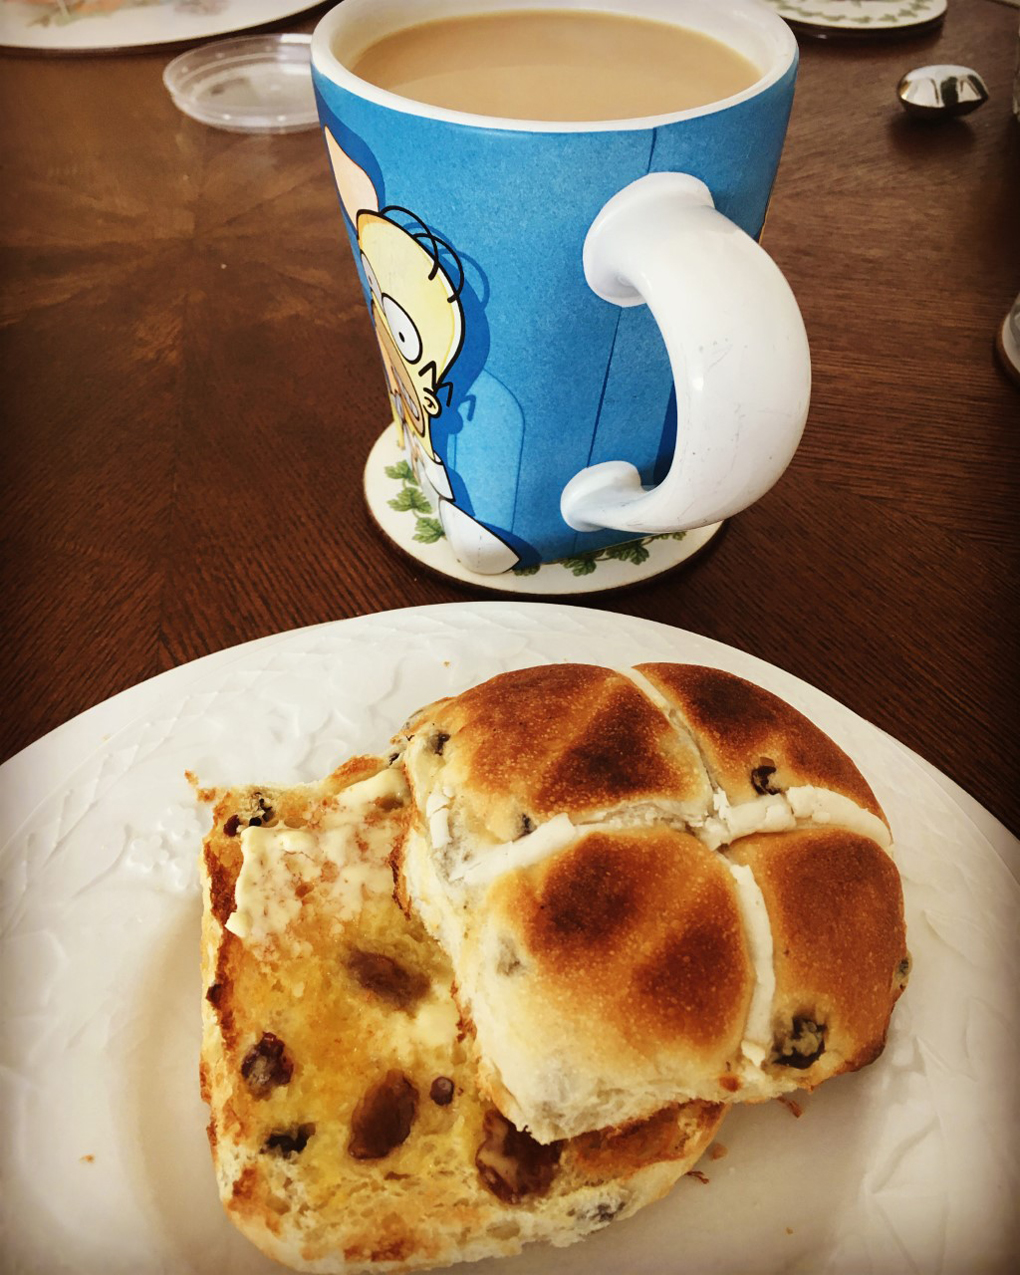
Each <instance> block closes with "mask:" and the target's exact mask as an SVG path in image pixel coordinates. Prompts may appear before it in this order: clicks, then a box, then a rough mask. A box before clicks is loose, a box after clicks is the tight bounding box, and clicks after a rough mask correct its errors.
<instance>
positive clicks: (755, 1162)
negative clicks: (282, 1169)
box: [0, 602, 1020, 1275]
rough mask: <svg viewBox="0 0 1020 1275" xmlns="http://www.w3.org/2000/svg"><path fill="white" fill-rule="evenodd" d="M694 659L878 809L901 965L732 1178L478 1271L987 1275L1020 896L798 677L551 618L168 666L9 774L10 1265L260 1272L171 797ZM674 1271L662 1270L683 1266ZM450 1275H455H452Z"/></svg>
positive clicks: (998, 1200)
mask: <svg viewBox="0 0 1020 1275" xmlns="http://www.w3.org/2000/svg"><path fill="white" fill-rule="evenodd" d="M647 659H675V660H687V661H695V662H702V663H708V664H714V665H717V666H719V667H723V668H727V669H729V670H731V671H732V672H734V673H738V674H741V675H743V676H747V677H751V678H753V679H754V680H756V681H758V682H760V683H761V684H762V685H764V686H766V687H768V688H769V689H770V690H773V691H775V692H776V693H778V694H780V695H783V696H784V697H785V698H786V699H788V700H789V701H790V702H791V703H793V704H795V705H796V706H797V707H798V708H800V709H801V710H803V711H804V712H807V713H808V714H809V715H811V716H812V717H813V718H814V720H815V721H817V722H818V723H819V724H820V725H821V726H822V727H823V728H825V729H826V730H827V731H829V733H830V734H832V735H833V737H834V738H835V739H836V740H837V742H839V743H840V744H841V745H842V746H843V747H844V748H846V749H847V751H848V752H849V753H850V754H851V755H852V756H853V757H854V758H855V759H856V760H857V761H858V763H859V765H860V766H861V768H862V770H863V771H864V772H865V774H866V776H867V778H868V779H869V781H870V782H871V783H872V785H873V787H874V788H875V790H876V792H877V794H878V797H879V799H880V801H881V802H882V804H883V806H884V807H885V809H886V811H887V813H888V815H889V817H890V820H891V823H892V826H893V829H894V832H895V833H896V837H897V851H896V853H897V859H898V862H899V865H900V868H901V870H902V872H903V875H904V882H905V893H906V903H907V921H908V926H909V931H908V935H909V942H910V946H911V949H912V952H913V955H914V960H915V969H914V974H913V977H912V979H911V983H910V987H909V989H908V991H907V993H906V995H905V996H904V998H903V1000H902V1001H901V1002H900V1005H899V1007H898V1008H897V1011H896V1013H895V1015H894V1019H893V1025H892V1030H891V1033H890V1038H889V1043H888V1047H887V1049H886V1052H885V1054H884V1055H883V1057H882V1058H881V1059H880V1060H879V1062H878V1063H877V1064H876V1065H875V1066H873V1067H871V1068H869V1069H868V1070H866V1071H864V1072H861V1073H859V1074H857V1075H855V1076H849V1077H844V1078H840V1079H839V1080H836V1081H834V1082H832V1083H830V1084H829V1085H826V1086H824V1087H823V1088H822V1089H820V1090H819V1091H818V1092H817V1093H816V1094H814V1095H813V1096H811V1097H810V1099H807V1100H806V1101H804V1103H803V1106H804V1114H803V1117H802V1118H801V1119H800V1120H794V1119H792V1117H791V1114H790V1111H789V1110H788V1109H787V1108H785V1107H783V1106H782V1105H780V1104H778V1103H770V1104H767V1105H764V1106H760V1107H754V1108H752V1107H742V1108H739V1109H737V1110H735V1111H734V1112H733V1113H732V1114H731V1115H730V1116H729V1118H728V1120H727V1122H726V1124H725V1125H724V1127H723V1130H722V1134H721V1141H722V1143H723V1144H724V1145H725V1146H726V1148H727V1151H728V1154H727V1155H726V1157H725V1158H724V1159H720V1160H717V1161H706V1162H704V1163H703V1164H702V1165H701V1168H702V1169H703V1170H704V1172H705V1174H706V1175H707V1177H708V1178H709V1179H710V1181H709V1183H708V1185H703V1184H702V1183H700V1182H698V1181H697V1180H696V1179H693V1178H687V1179H684V1180H683V1181H681V1182H680V1184H679V1186H678V1187H677V1189H676V1190H675V1191H674V1192H673V1193H672V1194H671V1195H670V1196H669V1197H668V1198H667V1199H666V1200H665V1201H663V1202H662V1203H660V1204H658V1205H655V1206H653V1207H652V1208H650V1209H647V1210H645V1211H644V1212H643V1213H641V1214H639V1215H638V1216H637V1217H636V1218H634V1219H632V1220H631V1221H629V1222H626V1223H623V1224H621V1225H619V1226H618V1227H610V1228H608V1229H607V1230H606V1231H605V1232H602V1233H601V1234H599V1235H597V1236H595V1237H593V1238H592V1239H591V1240H588V1241H586V1242H585V1243H584V1244H582V1245H579V1246H577V1247H575V1248H571V1249H567V1250H563V1251H557V1252H556V1253H555V1254H554V1253H553V1252H552V1251H550V1250H538V1249H536V1250H534V1251H531V1252H528V1253H525V1254H524V1255H522V1256H521V1257H519V1258H514V1259H510V1260H507V1261H504V1262H502V1263H499V1264H498V1265H497V1264H496V1263H483V1264H480V1265H478V1266H474V1267H471V1268H470V1269H471V1271H472V1272H476V1273H477V1275H489V1273H490V1272H493V1273H494V1272H495V1271H496V1270H497V1269H498V1270H499V1271H501V1272H505V1273H506V1275H537V1273H538V1272H540V1271H548V1270H550V1269H552V1268H553V1265H555V1269H556V1270H557V1272H558V1275H581V1272H585V1273H588V1272H596V1273H597V1272H618V1271H623V1270H626V1271H627V1272H633V1273H634V1275H663V1272H672V1271H677V1270H680V1269H683V1270H690V1271H697V1272H699V1275H700V1273H710V1275H712V1273H718V1275H723V1273H728V1272H742V1273H747V1275H753V1273H755V1272H762V1273H764V1272H772V1271H779V1270H782V1271H790V1272H798V1271H802V1272H812V1273H815V1272H847V1273H848V1275H849V1273H851V1272H852V1273H853V1275H859V1273H860V1275H863V1273H866V1272H874V1273H875V1275H884V1272H887V1271H890V1270H897V1271H910V1270H914V1271H924V1272H935V1271H938V1272H941V1273H942V1275H953V1273H954V1272H963V1271H972V1270H982V1271H986V1272H991V1271H998V1270H1003V1271H1005V1270H1007V1269H1009V1268H1010V1264H1011V1260H1012V1257H1013V1255H1014V1254H1015V1252H1016V1251H1017V1245H1018V1238H1020V1237H1018V1235H1017V1232H1016V1220H1015V1207H1014V1201H1015V1200H1016V1198H1018V1195H1020V1180H1018V1167H1017V1150H1016V1145H1015V1139H1014V1138H1013V1130H1014V1129H1015V1128H1016V1127H1017V1114H1018V1113H1017V1086H1016V1083H1015V1081H1014V1080H1013V1076H1014V1074H1015V1058H1016V1051H1017V1043H1018V1041H1017V1037H1018V1030H1017V1025H1016V1016H1015V987H1016V985H1017V981H1018V972H1020V971H1018V966H1020V962H1018V953H1017V925H1016V917H1017V910H1018V907H1020V886H1018V884H1017V881H1016V880H1015V878H1014V877H1013V876H1012V874H1011V873H1010V871H1009V869H1008V868H1007V867H1006V865H1005V863H1004V862H1003V859H1002V858H1000V856H999V855H998V854H996V852H995V850H994V849H993V848H992V846H991V845H990V843H989V841H988V840H987V839H986V838H985V836H984V835H983V834H982V833H981V832H980V831H979V830H978V828H977V826H976V825H975V823H974V822H973V821H972V820H971V819H970V818H969V817H968V815H967V814H966V813H965V812H964V811H963V809H962V808H961V807H960V806H959V805H958V804H957V803H956V802H954V800H953V799H952V797H951V795H950V794H949V793H948V792H947V791H946V790H945V789H944V788H943V787H942V786H940V784H939V783H937V782H936V781H935V780H934V779H933V778H932V777H931V776H930V775H929V774H928V773H927V772H926V770H925V768H924V767H923V766H922V765H920V764H919V763H918V761H917V760H916V759H915V758H914V757H913V756H912V755H911V754H910V753H909V752H908V751H907V750H906V749H903V748H902V747H901V746H900V745H898V744H896V743H895V741H893V740H891V739H890V738H889V737H888V736H886V735H885V734H883V733H882V732H881V731H879V730H878V729H877V728H875V727H873V726H871V725H869V724H868V723H866V722H864V721H862V720H861V719H860V718H858V717H856V716H855V715H854V714H852V713H851V712H849V710H847V709H845V708H843V707H842V706H840V705H839V704H837V703H836V702H835V701H833V700H831V699H829V698H828V697H827V696H825V695H823V694H821V693H820V692H818V691H816V690H814V689H812V688H811V687H809V686H807V685H806V684H805V683H803V682H800V681H798V680H797V679H796V678H794V677H792V676H790V675H789V674H786V673H783V672H781V671H780V670H778V669H776V668H773V667H771V666H769V665H767V664H764V663H763V662H762V661H760V660H756V659H754V658H753V657H751V656H748V655H745V654H743V653H741V652H739V651H736V650H734V649H732V648H729V647H726V646H723V645H721V644H719V643H717V642H713V641H710V640H709V639H707V638H703V637H699V636H696V635H694V634H690V633H685V632H682V631H679V630H675V629H670V628H668V627H667V626H664V625H660V624H655V623H652V622H649V621H643V620H638V619H634V618H632V617H628V616H616V615H610V614H608V613H603V612H598V611H593V610H588V609H582V608H578V607H568V606H555V605H547V604H541V603H535V604H521V603H516V602H491V603H464V604H458V605H449V606H435V607H424V608H418V609H412V610H407V611H397V612H389V613H384V614H380V615H373V616H366V617H361V618H359V619H355V620H348V621H342V622H337V623H335V624H327V625H322V626H319V627H317V628H311V629H303V630H298V631H296V632H293V633H289V634H282V635H280V636H278V637H274V638H270V639H263V640H262V641H260V642H255V643H252V644H250V645H249V646H246V647H241V648H237V649H235V650H232V651H226V652H222V653H221V654H219V655H216V656H210V657H207V658H206V659H205V660H201V661H198V662H196V664H194V665H192V666H184V667H182V668H179V669H175V670H173V671H172V672H170V673H167V674H163V675H162V676H161V677H160V678H157V679H155V680H154V681H153V682H151V683H147V684H145V685H143V686H141V687H137V688H135V689H134V690H133V691H129V692H126V693H125V694H124V695H122V696H119V697H117V698H116V699H115V700H113V701H110V702H109V703H108V704H106V705H100V706H99V707H98V708H97V709H93V710H91V711H90V713H87V714H84V715H83V716H82V718H79V719H76V720H75V721H73V722H71V723H68V725H67V726H66V727H64V728H62V729H61V730H58V731H56V732H54V733H53V734H52V735H51V736H49V737H47V738H46V739H45V740H42V741H40V742H39V743H38V744H36V745H33V746H32V747H31V748H30V749H28V750H26V752H25V753H24V754H22V755H20V756H19V757H18V758H15V759H13V760H12V761H11V762H10V763H8V764H7V765H6V766H5V767H3V768H2V769H0V808H2V809H3V812H4V813H3V824H2V834H3V835H2V845H3V848H2V850H0V877H2V880H3V899H2V905H0V964H2V968H3V984H2V1005H0V1106H2V1109H3V1111H4V1113H5V1117H6V1120H5V1124H6V1128H5V1137H4V1139H3V1143H2V1149H0V1177H2V1181H3V1190H2V1192H0V1251H2V1252H3V1253H4V1255H5V1261H6V1263H7V1265H6V1266H5V1268H4V1269H5V1270H9V1271H12V1272H18V1273H19V1275H20V1273H22V1272H24V1273H26V1275H27V1273H29V1272H31V1273H32V1275H60V1273H61V1272H65V1271H66V1272H69V1273H70V1272H75V1273H77V1275H93V1273H94V1275H100V1273H102V1275H119V1273H120V1272H124V1273H125V1275H127V1272H131V1273H132V1275H134V1273H136V1272H140V1271H144V1272H146V1273H149V1272H167V1273H168V1275H169V1273H170V1272H174V1273H176V1272H185V1271H193V1272H201V1273H204V1272H209V1275H212V1273H213V1272H216V1273H217V1275H241V1272H245V1273H246V1275H258V1273H260V1272H265V1275H268V1273H269V1272H270V1271H275V1270H278V1269H279V1268H278V1267H276V1266H274V1265H272V1264H271V1263H268V1262H267V1261H264V1260H262V1259H261V1258H260V1257H259V1256H258V1254H256V1253H255V1251H254V1250H253V1249H252V1248H251V1247H250V1245H249V1244H248V1243H247V1241H245V1240H244V1239H243V1238H242V1237H241V1236H240V1235H238V1234H236V1233H235V1232H234V1230H233V1228H232V1227H231V1225H230V1223H229V1222H228V1221H227V1220H226V1218H225V1217H224V1216H223V1214H222V1212H221V1211H220V1207H219V1203H218V1200H217V1197H216V1189H215V1185H214V1181H213V1175H212V1169H211V1165H210V1163H209V1155H208V1149H207V1146H206V1143H205V1132H204V1125H205V1109H204V1107H203V1105H202V1103H201V1101H200V1099H199V1096H198V1091H197V1058H198V1042H199V997H200V987H199V978H198V923H199V912H200V898H199V890H198V874H197V867H196V856H197V852H198V848H199V844H200V841H201V837H202V835H203V832H204V831H205V825H206V814H205V812H203V811H201V810H200V809H199V808H198V807H197V806H196V803H195V801H194V798H193V795H192V792H191V789H190V787H189V785H188V783H187V781H186V780H185V778H184V771H185V769H186V768H189V769H191V770H192V771H194V772H195V773H196V774H197V775H198V776H199V778H200V780H201V781H202V782H203V783H207V784H225V783H238V782H254V781H259V780H261V781H266V782H278V783H293V782H297V781H302V780H310V779H314V778H317V777H320V776H321V775H323V774H325V773H326V772H327V771H328V770H329V769H330V768H331V767H332V766H334V765H335V764H336V763H337V762H338V761H339V760H341V759H342V758H343V757H344V756H346V755H348V754H349V753H351V752H354V751H357V750H362V749H377V748H380V747H382V746H384V744H385V742H386V740H387V739H388V737H389V735H390V734H391V733H392V732H393V731H394V730H395V729H396V728H397V727H398V726H399V724H400V722H401V721H402V720H403V718H404V717H405V716H407V715H409V714H410V713H411V711H412V710H414V709H415V708H416V707H418V706H419V705H420V704H422V703H425V702H427V701H428V700H431V699H433V698H435V697H437V696H439V695H444V694H450V693H455V692H457V691H459V690H461V689H463V688H465V687H466V686H468V685H470V684H472V683H474V682H477V681H479V680H481V679H483V678H485V677H488V676H491V675H492V674H494V673H497V672H500V671H502V670H504V669H509V668H520V667H525V666H527V665H529V664H536V663H544V662H548V661H560V660H587V661H592V662H600V663H605V664H610V665H626V664H630V663H634V662H637V661H640V660H647ZM680 1254H682V1257H683V1263H682V1265H681V1264H680V1258H679V1257H678V1255H680ZM467 1269H468V1268H465V1270H467Z"/></svg>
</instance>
